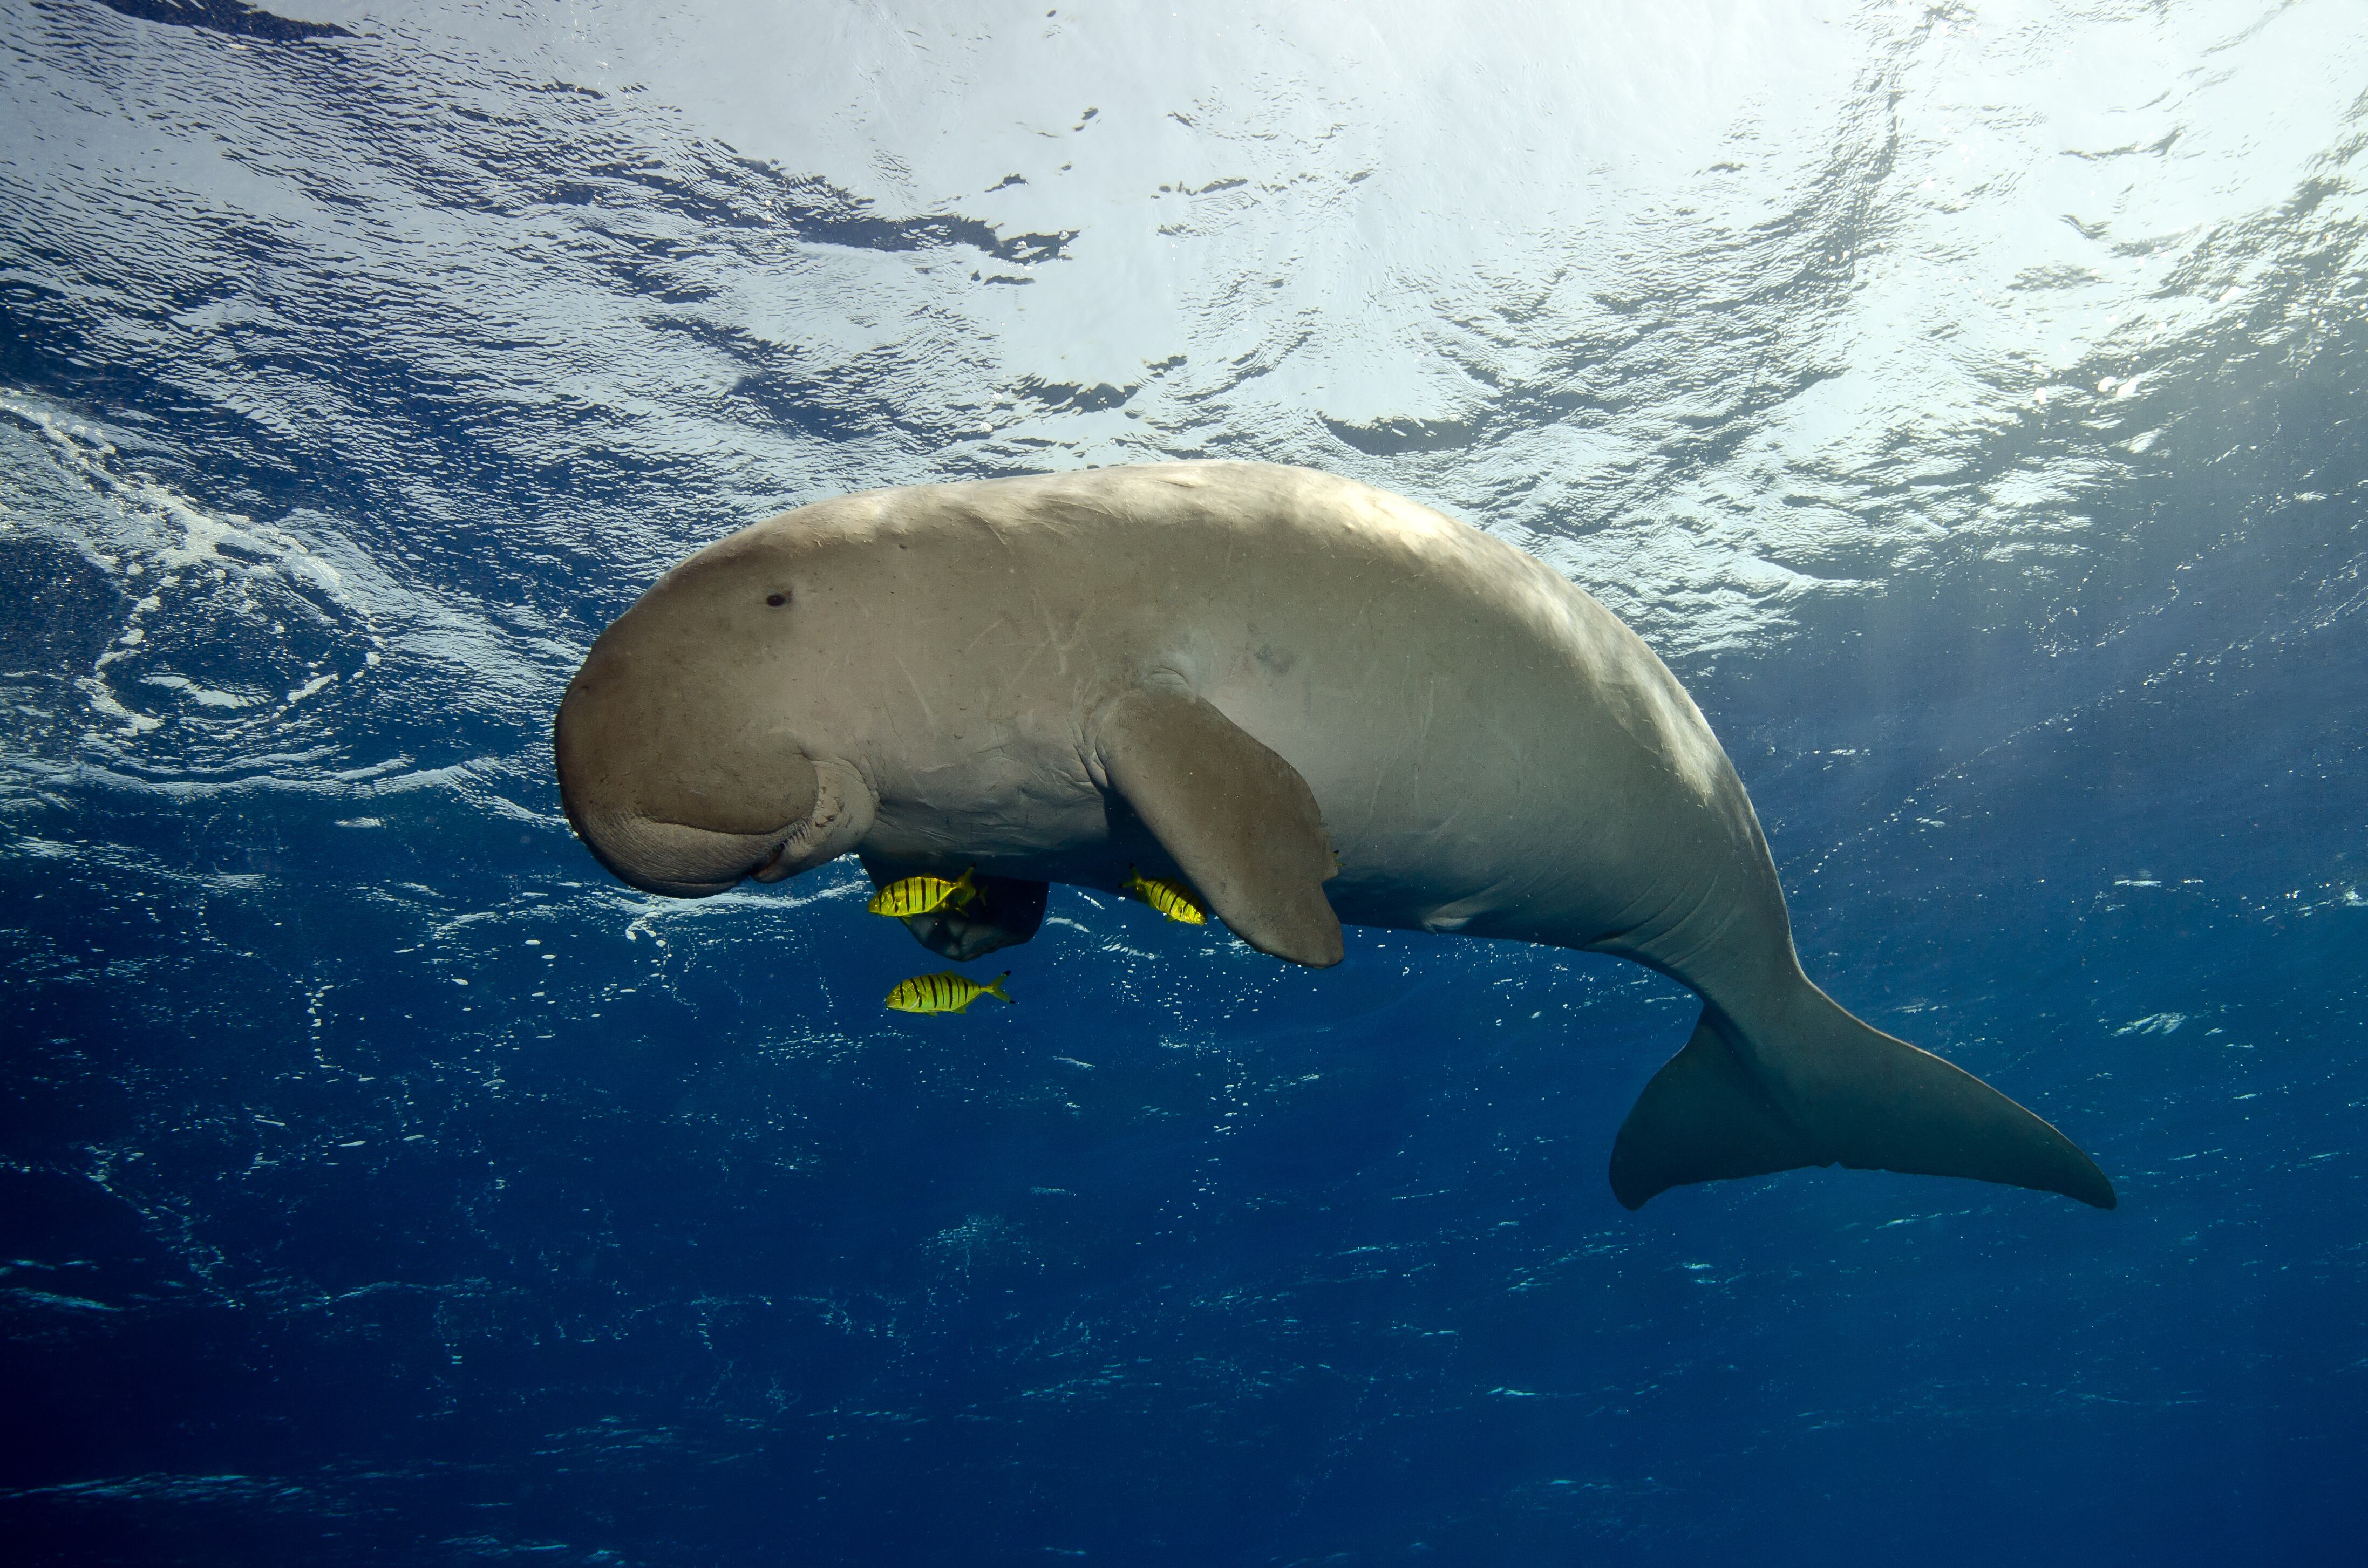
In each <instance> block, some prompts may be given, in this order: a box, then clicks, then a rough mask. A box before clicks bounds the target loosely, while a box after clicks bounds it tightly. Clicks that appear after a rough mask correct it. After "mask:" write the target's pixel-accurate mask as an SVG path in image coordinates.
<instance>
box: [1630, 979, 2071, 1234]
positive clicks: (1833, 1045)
mask: <svg viewBox="0 0 2368 1568" xmlns="http://www.w3.org/2000/svg"><path fill="white" fill-rule="evenodd" d="M1778 1017H1779V1020H1780V1021H1778V1022H1777V1023H1775V1024H1774V1025H1772V1026H1767V1027H1762V1028H1757V1029H1752V1030H1746V1029H1745V1028H1742V1027H1741V1026H1738V1025H1737V1024H1736V1022H1735V1021H1734V1020H1733V1019H1731V1018H1729V1017H1726V1016H1725V1014H1723V1013H1722V1012H1720V1011H1719V1010H1718V1009H1717V1008H1715V1007H1709V1006H1706V1007H1704V1008H1703V1010H1702V1022H1701V1023H1700V1024H1698V1025H1697V1026H1696V1027H1695V1028H1694V1032H1693V1038H1692V1039H1691V1040H1688V1041H1687V1042H1686V1047H1685V1049H1684V1050H1683V1051H1679V1052H1678V1054H1677V1055H1675V1056H1674V1057H1671V1058H1670V1059H1669V1061H1668V1063H1666V1064H1665V1065H1664V1066H1663V1067H1662V1068H1661V1070H1660V1072H1658V1073H1657V1074H1654V1077H1653V1081H1652V1082H1651V1083H1649V1084H1647V1085H1645V1092H1644V1094H1642V1095H1641V1096H1638V1097H1637V1100H1636V1104H1635V1107H1634V1109H1632V1110H1630V1111H1629V1113H1628V1119H1627V1120H1626V1121H1624V1122H1622V1124H1621V1127H1620V1136H1619V1139H1618V1140H1617V1142H1614V1143H1613V1145H1612V1149H1611V1191H1612V1195H1613V1196H1614V1197H1616V1198H1618V1199H1620V1201H1621V1203H1622V1205H1624V1206H1625V1207H1627V1208H1630V1209H1635V1208H1639V1207H1641V1206H1642V1205H1643V1204H1644V1202H1645V1199H1649V1198H1651V1197H1652V1196H1653V1195H1654V1194H1656V1193H1658V1192H1662V1191H1666V1190H1667V1189H1668V1188H1669V1187H1677V1186H1679V1185H1681V1184H1684V1183H1687V1182H1698V1181H1723V1180H1726V1179H1728V1178H1730V1177H1734V1176H1763V1175H1766V1174H1768V1173H1770V1172H1772V1171H1784V1170H1793V1169H1795V1168H1797V1167H1799V1166H1803V1165H1837V1164H1839V1165H1847V1166H1849V1167H1850V1168H1851V1169H1853V1170H1885V1171H1903V1172H1907V1173H1909V1174H1912V1175H1918V1176H1969V1177H1972V1178H1973V1179H1975V1180H1976V1181H1994V1182H2000V1183H2003V1184H2005V1185H2007V1186H2009V1187H2031V1188H2033V1189H2035V1190H2037V1191H2040V1192H2059V1193H2062V1194H2063V1195H2064V1196H2065V1197H2066V1198H2074V1199H2079V1200H2080V1201H2081V1202H2083V1203H2087V1204H2090V1205H2092V1206H2094V1207H2096V1208H2099V1209H2111V1208H2112V1207H2113V1205H2114V1202H2115V1199H2114V1196H2113V1185H2112V1182H2110V1181H2108V1180H2106V1179H2105V1173H2104V1172H2102V1171H2100V1170H2099V1169H2098V1168H2097V1165H2096V1162H2094V1161H2093V1160H2091V1159H2089V1156H2088V1155H2086V1154H2084V1153H2081V1152H2080V1151H2079V1149H2078V1148H2077V1147H2075V1146H2074V1144H2073V1142H2072V1141H2071V1140H2070V1139H2068V1138H2066V1137H2065V1136H2064V1134H2062V1133H2061V1132H2058V1131H2056V1130H2055V1128H2053V1127H2051V1126H2049V1125H2048V1124H2047V1123H2046V1122H2044V1121H2043V1120H2041V1119H2039V1118H2038V1117H2036V1116H2034V1115H2032V1113H2031V1112H2030V1111H2028V1110H2025V1109H2024V1108H2022V1107H2021V1106H2019V1105H2017V1104H2015V1102H2014V1101H2012V1100H2010V1099H2009V1098H2007V1097H2006V1096H2004V1095H2002V1094H1999V1093H1998V1091H1997V1090H1996V1089H1993V1088H1991V1087H1990V1086H1989V1085H1987V1084H1985V1083H1983V1082H1982V1081H1981V1080H1980V1079H1979V1078H1976V1077H1975V1076H1974V1075H1973V1074H1970V1073H1967V1072H1965V1071H1964V1069H1962V1068H1959V1067H1955V1066H1952V1065H1951V1064H1950V1063H1949V1062H1943V1061H1942V1060H1941V1058H1939V1057H1937V1056H1934V1055H1932V1054H1931V1053H1930V1052H1929V1051H1918V1049H1917V1048H1916V1047H1914V1046H1912V1045H1909V1044H1908V1043H1907V1041H1906V1040H1895V1039H1893V1038H1892V1037H1891V1036H1889V1035H1887V1034H1884V1032H1882V1031H1881V1030H1880V1029H1877V1028H1873V1027H1872V1026H1870V1025H1867V1024H1864V1023H1861V1022H1860V1021H1859V1020H1858V1019H1857V1018H1854V1017H1851V1016H1850V1014H1849V1013H1848V1012H1846V1011H1844V1010H1843V1009H1842V1007H1841V1006H1840V1005H1839V1004H1838V1003H1836V1002H1835V1001H1834V1000H1833V999H1832V998H1830V997H1828V996H1827V994H1825V993H1824V992H1822V991H1819V990H1818V989H1817V988H1816V986H1814V985H1811V984H1809V983H1807V982H1806V981H1804V982H1803V983H1802V994H1796V995H1795V996H1793V998H1791V999H1789V1001H1788V1005H1787V1006H1784V1007H1783V1008H1782V1009H1781V1010H1780V1012H1779V1014H1778Z"/></svg>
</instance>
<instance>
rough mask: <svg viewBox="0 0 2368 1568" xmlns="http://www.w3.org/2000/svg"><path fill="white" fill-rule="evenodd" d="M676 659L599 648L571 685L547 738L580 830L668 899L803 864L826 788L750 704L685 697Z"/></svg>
mask: <svg viewBox="0 0 2368 1568" xmlns="http://www.w3.org/2000/svg"><path fill="white" fill-rule="evenodd" d="M606 641H607V639H605V638H604V639H603V642H606ZM674 663H675V662H674V661H671V660H669V661H665V662H657V661H650V660H644V659H637V658H635V657H634V656H633V653H632V650H631V649H630V648H627V649H618V648H613V647H609V648H604V647H601V646H599V645H597V644H596V645H595V647H594V649H593V651H592V654H591V656H590V657H588V658H587V659H586V660H585V662H584V667H583V668H582V669H580V670H578V671H577V672H576V675H575V680H573V681H572V682H570V683H569V685H568V688H567V696H566V698H565V699H564V700H563V701H562V702H561V703H560V706H559V719H558V722H557V723H556V725H555V726H554V727H553V732H552V749H553V751H554V753H555V754H556V761H557V764H558V769H559V794H560V800H561V801H562V802H563V803H564V806H565V807H566V810H567V820H568V822H569V824H572V825H573V826H574V827H575V832H576V835H577V836H578V837H580V838H582V839H583V840H584V842H585V844H586V846H589V847H590V849H591V851H592V853H593V854H594V855H595V856H597V857H598V858H599V860H600V863H601V864H602V865H604V866H606V867H608V868H609V870H611V871H613V872H615V873H616V874H617V876H618V877H619V878H620V879H621V880H623V881H627V882H630V883H632V885H633V886H634V887H637V888H640V889H642V890H643V891H644V892H660V893H669V894H672V895H673V896H675V897H677V898H700V897H704V896H706V895H708V894H710V893H719V892H724V891H725V890H726V889H729V888H731V887H732V886H734V884H736V883H737V882H738V881H740V880H741V879H742V878H744V877H748V876H758V877H761V878H763V879H764V880H765V881H774V880H776V879H777V878H779V877H781V876H786V875H788V874H789V873H790V872H791V871H792V870H797V869H803V867H802V866H799V865H792V864H789V863H788V862H789V861H791V860H792V859H796V858H799V857H798V856H797V855H796V850H797V849H798V847H799V846H800V845H801V842H802V838H803V835H806V834H808V833H809V831H810V830H811V829H812V828H813V827H814V819H815V818H816V816H817V814H818V813H817V812H816V805H817V802H818V801H819V800H820V798H821V797H822V796H823V795H824V793H825V790H824V788H823V780H822V778H821V777H820V775H819V774H817V772H816V771H815V768H814V763H813V761H812V760H811V759H809V758H808V757H807V756H806V755H805V754H804V752H803V751H802V750H800V749H799V747H798V746H797V744H795V743H794V742H793V741H792V740H791V739H790V737H789V736H788V735H787V734H785V733H781V732H780V730H779V729H778V728H775V727H772V726H769V725H768V724H766V723H765V722H763V721H762V718H761V716H760V712H759V710H756V709H755V708H754V707H753V706H752V707H750V708H748V709H746V710H740V711H739V712H736V713H735V711H734V708H735V706H736V705H734V704H731V703H728V702H726V703H720V704H719V703H716V702H713V701H706V702H701V701H695V700H687V696H688V694H687V692H686V691H685V689H684V687H683V681H682V676H684V675H685V674H687V673H688V672H684V671H681V670H679V669H677V668H675V667H674ZM697 686H698V683H697V682H696V681H695V679H694V681H693V684H692V688H693V689H697ZM704 695H707V696H710V697H712V696H713V695H714V693H713V692H712V688H711V689H710V690H709V691H708V692H706V693H705V694H704Z"/></svg>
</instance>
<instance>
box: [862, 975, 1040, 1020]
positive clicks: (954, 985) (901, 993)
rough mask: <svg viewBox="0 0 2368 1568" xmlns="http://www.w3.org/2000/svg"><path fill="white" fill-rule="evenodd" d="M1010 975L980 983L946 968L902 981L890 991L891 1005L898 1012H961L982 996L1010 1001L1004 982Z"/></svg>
mask: <svg viewBox="0 0 2368 1568" xmlns="http://www.w3.org/2000/svg"><path fill="white" fill-rule="evenodd" d="M1010 978H1011V971H1009V970H1008V969H1007V970H1005V971H1003V972H1002V973H1001V974H998V975H996V977H995V978H994V979H993V980H990V981H988V982H987V983H985V985H981V984H980V983H978V982H977V981H975V980H967V979H964V978H963V977H962V976H961V975H959V974H956V973H955V972H954V971H951V970H947V971H945V972H944V973H942V974H918V975H915V976H914V977H913V978H912V979H910V980H906V981H901V982H899V983H897V986H896V989H895V990H894V991H891V992H890V993H888V1006H889V1008H890V1010H891V1011H893V1012H898V1013H959V1012H961V1011H962V1009H963V1008H964V1007H967V1006H970V1005H971V1004H972V1003H973V1002H975V1001H977V1000H978V999H979V998H980V997H982V996H992V997H994V998H995V999H996V1001H998V1002H1007V1003H1008V1002H1009V1001H1010V1000H1011V998H1010V996H1009V995H1008V994H1006V993H1005V991H1004V989H1003V983H1004V982H1005V981H1007V980H1008V979H1010Z"/></svg>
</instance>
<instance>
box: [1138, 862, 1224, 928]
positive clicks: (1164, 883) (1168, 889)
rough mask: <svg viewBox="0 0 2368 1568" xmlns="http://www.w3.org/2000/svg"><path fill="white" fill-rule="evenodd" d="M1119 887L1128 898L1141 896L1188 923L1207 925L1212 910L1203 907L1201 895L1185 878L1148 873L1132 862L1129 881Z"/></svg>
mask: <svg viewBox="0 0 2368 1568" xmlns="http://www.w3.org/2000/svg"><path fill="white" fill-rule="evenodd" d="M1119 891H1120V892H1123V893H1125V894H1126V896H1127V897H1129V898H1139V899H1141V900H1143V902H1144V903H1147V904H1149V905H1151V907H1152V908H1154V909H1156V910H1157V911H1159V913H1160V914H1162V915H1166V916H1167V918H1168V919H1170V920H1181V921H1182V922H1184V924H1185V925H1187V926H1206V925H1207V924H1208V923H1209V912H1208V911H1207V910H1205V909H1203V908H1201V895H1200V894H1198V893H1196V892H1193V891H1192V890H1191V889H1190V888H1188V887H1186V886H1185V885H1184V884H1183V883H1182V882H1178V881H1169V880H1168V879H1167V878H1166V877H1146V876H1144V874H1143V873H1142V872H1141V871H1138V870H1136V869H1134V868H1133V867H1132V866H1129V867H1128V868H1127V869H1126V881H1123V882H1121V883H1120V884H1119Z"/></svg>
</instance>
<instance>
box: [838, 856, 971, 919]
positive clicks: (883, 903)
mask: <svg viewBox="0 0 2368 1568" xmlns="http://www.w3.org/2000/svg"><path fill="white" fill-rule="evenodd" d="M977 869H978V868H977V867H976V866H973V867H972V868H971V869H970V870H969V871H964V872H963V873H962V876H961V877H960V878H959V879H957V880H956V881H951V882H950V881H946V880H945V878H943V877H900V878H898V879H897V880H896V881H893V882H890V883H889V884H888V885H887V886H886V887H884V888H882V889H881V890H880V891H879V892H876V893H873V894H872V895H871V903H867V904H865V905H864V906H863V907H864V908H865V909H866V910H868V911H870V912H871V914H873V915H894V916H895V917H896V918H897V919H899V920H905V919H909V918H910V917H911V916H913V915H934V914H936V913H937V912H938V911H939V910H940V909H943V908H944V907H945V906H946V905H948V904H951V905H953V906H954V907H955V908H956V909H960V908H961V907H962V905H963V904H966V903H969V902H970V901H971V900H973V899H974V898H976V897H977V896H978V884H977V883H976V882H974V881H971V871H975V870H977Z"/></svg>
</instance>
